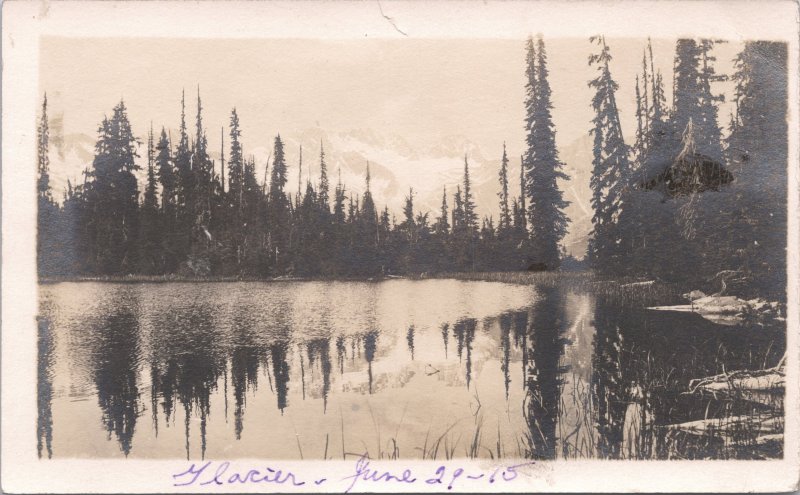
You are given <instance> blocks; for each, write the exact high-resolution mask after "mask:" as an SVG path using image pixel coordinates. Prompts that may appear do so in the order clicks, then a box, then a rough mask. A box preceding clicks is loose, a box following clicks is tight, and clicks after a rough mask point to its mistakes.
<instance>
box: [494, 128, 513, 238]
mask: <svg viewBox="0 0 800 495" xmlns="http://www.w3.org/2000/svg"><path fill="white" fill-rule="evenodd" d="M499 180H500V192H499V193H498V194H497V195H498V196H499V197H500V222H499V223H498V230H499V231H500V232H502V233H503V234H505V233H506V232H507V231H508V230H509V229H510V228H511V224H512V223H511V222H512V221H511V210H509V206H508V155H507V154H506V143H503V158H502V159H501V161H500V172H499Z"/></svg>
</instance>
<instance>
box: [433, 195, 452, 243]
mask: <svg viewBox="0 0 800 495" xmlns="http://www.w3.org/2000/svg"><path fill="white" fill-rule="evenodd" d="M449 231H450V222H449V221H448V220H447V187H442V208H441V210H440V215H439V218H437V220H436V226H435V232H436V234H437V235H438V236H440V238H442V239H446V238H447V234H448V233H449Z"/></svg>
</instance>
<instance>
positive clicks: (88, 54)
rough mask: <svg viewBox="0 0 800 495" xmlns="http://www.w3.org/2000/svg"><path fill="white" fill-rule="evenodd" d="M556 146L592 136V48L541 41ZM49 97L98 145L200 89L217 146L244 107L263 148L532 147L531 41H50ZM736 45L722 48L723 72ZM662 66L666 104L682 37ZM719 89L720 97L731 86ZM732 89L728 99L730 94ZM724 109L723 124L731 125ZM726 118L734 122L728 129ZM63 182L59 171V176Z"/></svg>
mask: <svg viewBox="0 0 800 495" xmlns="http://www.w3.org/2000/svg"><path fill="white" fill-rule="evenodd" d="M545 42H546V48H547V54H548V58H549V60H548V62H549V66H548V68H549V71H550V83H551V86H552V88H553V106H554V110H553V119H554V122H555V124H556V129H557V143H558V144H559V145H560V146H565V145H567V144H569V143H570V142H572V141H574V140H575V139H577V138H579V137H580V136H582V135H585V134H586V133H587V132H588V129H589V125H590V124H589V121H590V120H591V118H592V110H591V108H590V106H589V103H590V99H591V97H592V90H591V88H589V87H588V86H587V81H588V80H589V79H590V78H591V77H593V73H594V69H592V68H590V67H589V66H588V64H587V58H588V55H589V54H590V53H591V52H592V51H594V50H595V48H596V47H595V46H594V45H592V44H590V43H589V41H588V39H587V40H584V39H563V38H562V39H552V40H550V39H548V40H545ZM607 42H608V44H609V46H610V48H611V52H612V55H613V57H614V60H613V61H612V65H611V70H612V74H613V76H614V78H615V79H616V80H617V82H618V83H619V85H620V89H619V92H618V96H617V98H618V103H619V107H620V111H621V114H622V117H621V118H622V124H623V127H624V129H625V131H626V134H632V133H633V130H634V127H635V121H634V119H633V109H634V99H633V86H634V77H635V75H636V73H637V72H639V71H640V70H641V56H642V51H643V49H644V47H645V45H646V40H644V39H613V38H612V39H607ZM40 46H41V48H40V50H41V59H40V67H41V75H40V87H41V90H42V91H43V92H44V91H46V92H47V94H48V98H49V104H50V113H51V115H57V114H63V132H64V133H66V134H70V133H84V134H88V135H90V136H92V137H94V136H95V133H96V132H95V131H96V128H97V126H98V124H99V122H100V121H101V119H102V117H103V115H105V114H109V113H110V110H111V108H112V107H113V106H114V105H115V104H116V103H117V102H118V101H119V100H120V99H122V98H124V100H125V102H126V105H127V106H128V111H129V116H130V119H131V122H132V125H133V128H134V131H135V132H137V133H138V134H139V135H144V134H145V133H146V131H147V128H148V127H149V124H150V122H151V121H152V122H153V124H154V125H155V126H156V128H159V127H160V126H162V125H164V126H166V127H167V128H173V129H174V128H176V127H177V124H178V120H179V116H180V96H181V90H182V89H185V90H186V92H187V100H188V102H187V106H188V109H187V114H188V115H189V117H191V119H192V122H193V118H194V113H195V108H196V107H195V105H196V103H195V101H194V98H195V96H196V92H197V88H198V86H199V89H200V93H201V96H202V99H203V107H204V112H203V114H204V115H203V116H204V119H205V122H206V124H207V125H208V127H209V129H210V130H214V131H215V132H209V144H210V148H211V149H218V148H219V128H220V126H222V125H226V126H227V122H228V118H229V114H230V110H231V108H232V107H234V106H235V107H236V108H237V111H238V113H239V117H240V120H241V124H242V130H243V140H244V145H245V147H246V148H255V147H263V146H267V145H268V143H270V142H271V140H272V138H273V137H274V136H275V135H276V134H277V133H279V132H282V133H291V132H293V131H297V130H302V129H309V128H322V129H324V130H326V131H328V132H336V131H348V130H353V129H371V130H373V131H375V132H378V133H380V134H385V135H399V136H402V137H403V138H404V139H405V140H406V141H408V142H409V144H411V145H412V146H413V147H415V148H428V147H431V146H434V145H435V144H436V143H437V141H439V140H441V139H442V138H444V137H447V136H454V135H455V136H465V137H466V138H468V139H469V140H470V141H472V142H474V143H476V144H477V145H478V146H480V148H481V149H482V150H485V151H486V152H490V151H491V152H494V153H497V150H499V149H501V148H502V143H503V142H504V141H505V142H507V144H508V147H509V152H510V154H511V155H512V156H515V155H518V154H519V153H520V152H521V151H522V147H523V142H524V130H523V119H524V107H523V102H524V84H525V75H524V71H525V66H524V60H525V51H524V40H520V41H515V40H433V39H425V40H415V39H408V40H385V39H384V40H340V41H319V40H301V39H298V40H291V39H290V40H274V39H270V40H203V39H169V38H159V39H155V38H152V39H133V38H127V39H126V38H119V39H99V40H98V39H75V38H44V39H43V41H42V43H41V45H40ZM740 48H741V47H740V46H738V45H737V44H724V45H720V46H718V47H717V49H716V54H717V57H718V61H717V66H718V71H719V72H721V73H731V72H732V61H731V59H732V58H733V57H734V56H735V54H736V53H737V51H738V50H739V49H740ZM653 50H654V54H655V64H656V68H657V69H661V71H662V72H663V73H664V75H665V82H666V83H667V86H668V87H667V97H668V99H669V98H670V94H671V79H672V77H671V73H672V70H671V69H672V60H673V55H674V40H654V42H653ZM728 86H729V84H724V83H723V84H720V87H719V88H718V91H726V90H729V88H728ZM728 92H729V91H728ZM726 110H727V109H726V108H723V112H721V113H722V114H723V116H725V115H727V111H726ZM726 120H727V119H726ZM56 173H58V171H56Z"/></svg>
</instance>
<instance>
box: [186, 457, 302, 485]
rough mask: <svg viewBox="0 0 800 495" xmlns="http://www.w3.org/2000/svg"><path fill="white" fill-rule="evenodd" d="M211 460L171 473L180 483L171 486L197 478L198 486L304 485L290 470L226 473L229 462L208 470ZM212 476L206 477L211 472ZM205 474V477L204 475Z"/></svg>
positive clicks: (187, 482) (191, 483) (270, 469)
mask: <svg viewBox="0 0 800 495" xmlns="http://www.w3.org/2000/svg"><path fill="white" fill-rule="evenodd" d="M211 464H212V461H208V462H206V463H205V464H203V465H202V466H199V467H198V466H197V465H196V464H192V465H191V466H189V469H187V470H186V471H184V472H182V473H178V474H173V475H172V478H173V479H177V480H181V481H182V482H181V483H173V486H189V485H193V484H195V483H196V482H197V481H198V480H202V481H200V483H197V485H199V486H205V485H211V484H215V485H225V484H228V485H232V484H237V483H238V484H245V483H275V484H278V485H283V484H285V483H289V486H303V485H305V484H306V483H305V481H299V480H298V479H297V476H295V474H294V473H292V472H291V471H287V472H285V473H284V472H283V471H282V470H280V469H273V468H270V467H267V468H264V470H263V471H260V470H258V469H249V470H247V472H245V473H243V472H232V473H230V474H228V468H230V466H231V463H230V462H228V461H225V462H223V463H220V464H219V465H218V466H217V469H216V470H209V469H208V468H209V466H211ZM212 472H213V473H214V474H213V477H210V478H209V477H208V476H209V475H210V474H211V473H212ZM204 475H205V477H204ZM206 478H207V479H206Z"/></svg>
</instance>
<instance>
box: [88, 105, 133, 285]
mask: <svg viewBox="0 0 800 495" xmlns="http://www.w3.org/2000/svg"><path fill="white" fill-rule="evenodd" d="M136 157H138V154H137V153H136V139H135V138H134V136H133V132H132V130H131V126H130V122H129V121H128V114H127V109H126V107H125V103H124V102H122V101H120V102H119V104H118V105H117V106H115V107H114V111H113V115H112V117H111V119H107V118H106V119H103V122H102V124H101V126H100V129H99V137H98V140H97V144H96V145H95V157H94V161H93V164H92V166H93V169H92V171H91V172H90V176H91V177H92V178H93V180H92V181H91V182H89V183H87V187H88V191H87V202H88V204H87V209H88V211H89V212H90V215H89V217H88V218H87V222H88V224H89V235H90V246H89V248H90V253H89V256H88V259H89V262H88V264H89V266H90V270H91V271H92V272H93V273H104V274H119V273H132V272H133V271H135V269H136V267H137V264H136V255H137V251H138V250H137V235H138V204H139V203H138V194H139V191H138V185H137V180H136V176H135V175H134V172H135V171H137V170H139V166H138V165H137V164H136V161H135V159H136Z"/></svg>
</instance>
